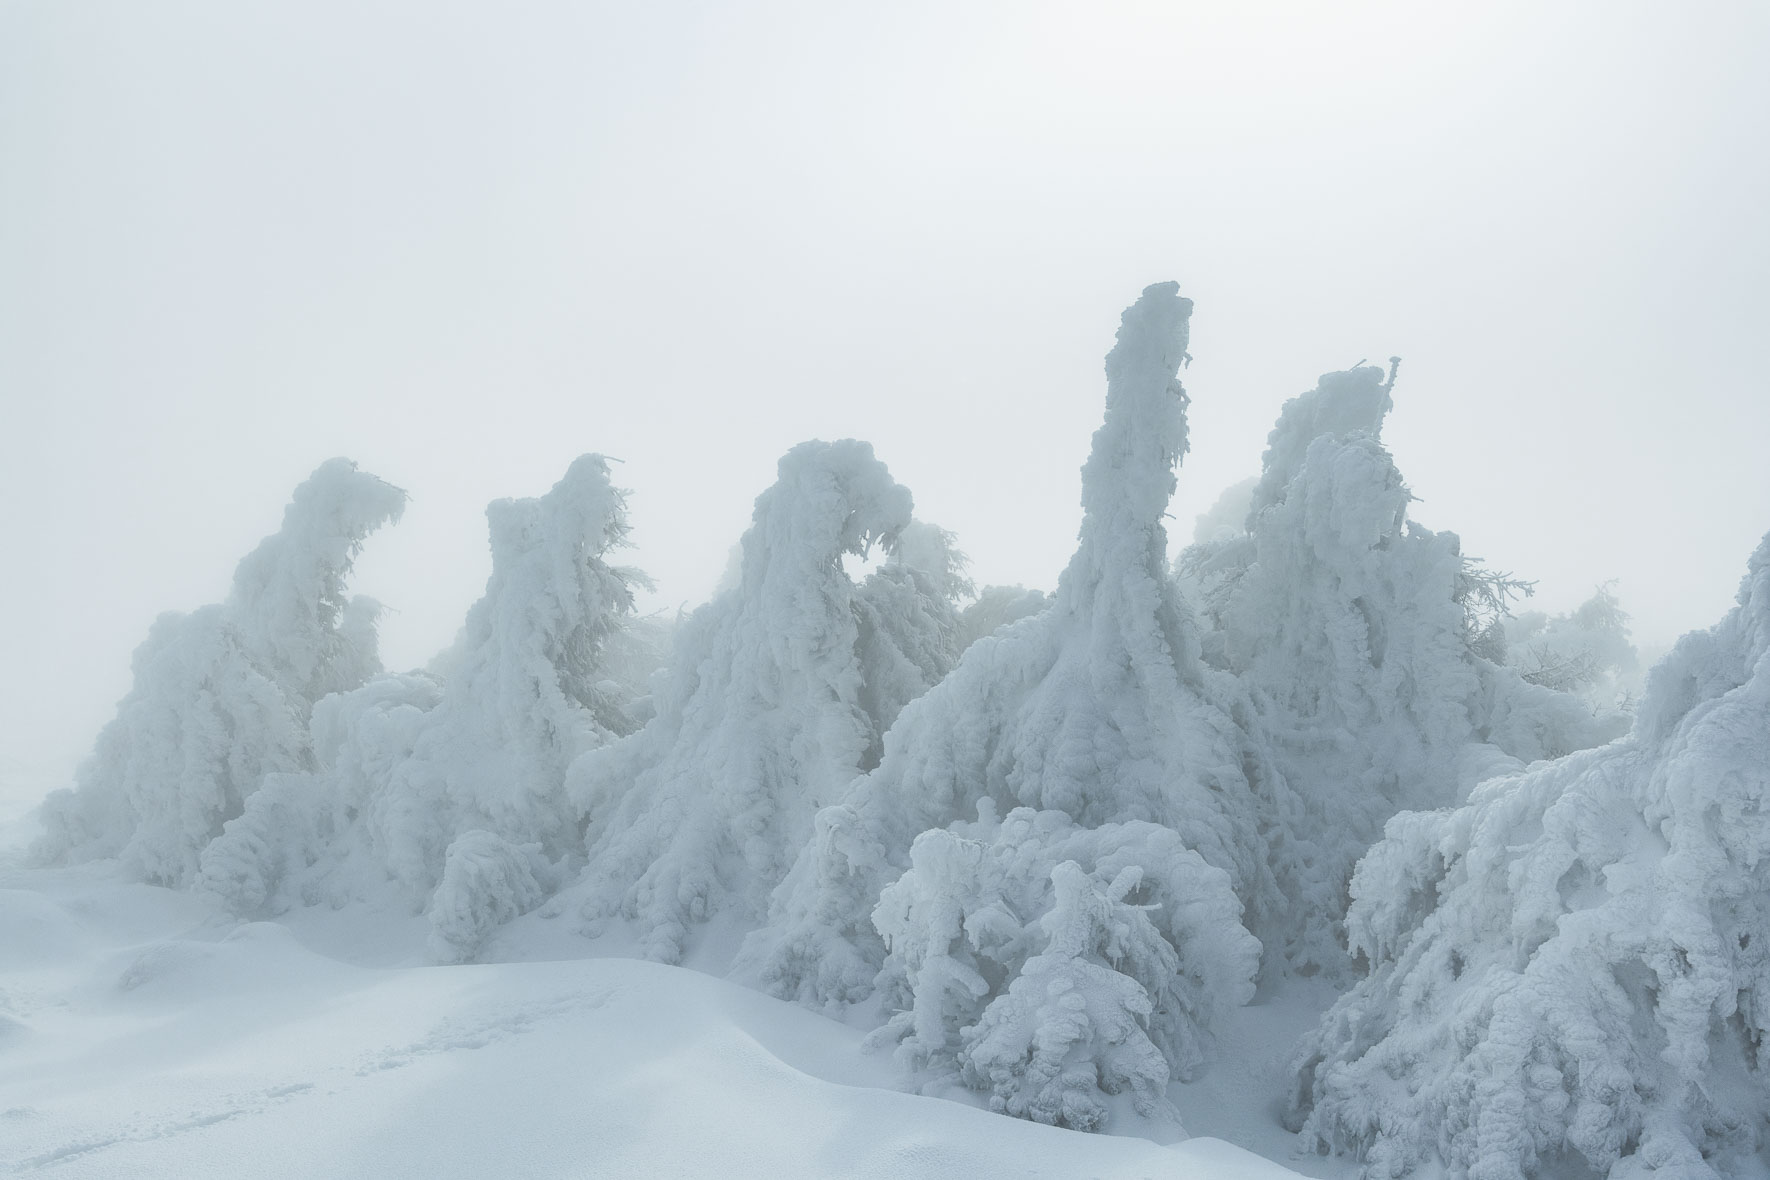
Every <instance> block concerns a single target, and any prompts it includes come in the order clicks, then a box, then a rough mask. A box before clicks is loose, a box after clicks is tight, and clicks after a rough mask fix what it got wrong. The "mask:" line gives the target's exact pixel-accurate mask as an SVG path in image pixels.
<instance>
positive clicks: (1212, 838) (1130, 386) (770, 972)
mask: <svg viewBox="0 0 1770 1180" xmlns="http://www.w3.org/2000/svg"><path fill="white" fill-rule="evenodd" d="M1191 306H1192V305H1191V302H1190V301H1189V300H1186V299H1183V298H1181V297H1180V295H1179V291H1178V287H1177V286H1176V285H1175V284H1173V283H1164V284H1159V285H1157V286H1153V287H1150V288H1149V289H1148V290H1146V291H1145V292H1144V293H1143V296H1142V298H1141V299H1139V300H1138V302H1137V303H1136V304H1135V305H1134V306H1133V307H1131V308H1130V309H1129V310H1128V311H1126V312H1125V315H1124V319H1123V324H1122V326H1121V327H1120V329H1119V335H1118V343H1117V345H1116V346H1115V347H1114V348H1113V350H1112V352H1111V353H1110V354H1109V356H1108V357H1107V361H1106V371H1107V399H1106V419H1105V423H1104V425H1102V426H1101V428H1100V429H1099V431H1098V432H1097V433H1096V434H1095V436H1094V444H1093V451H1092V454H1091V455H1090V457H1089V459H1088V462H1087V464H1086V466H1085V467H1084V468H1083V472H1082V479H1083V492H1082V499H1083V510H1084V511H1083V523H1082V529H1081V537H1080V543H1079V546H1078V549H1077V551H1076V555H1075V557H1074V558H1073V560H1072V561H1071V562H1070V564H1069V566H1068V568H1067V569H1066V570H1065V571H1064V573H1063V575H1062V578H1061V579H1060V581H1059V584H1058V589H1057V593H1056V595H1055V597H1054V599H1053V601H1052V603H1051V605H1050V606H1049V607H1047V608H1046V609H1045V610H1044V611H1042V612H1040V613H1038V614H1036V615H1033V616H1031V617H1028V618H1025V619H1022V620H1021V621H1020V622H1018V623H1016V624H1014V625H1012V626H1009V627H1006V628H1003V629H1002V630H1000V631H997V632H996V633H994V634H993V635H990V636H987V637H985V638H982V639H979V640H978V641H977V642H976V643H974V644H973V645H972V646H971V647H970V648H968V649H967V650H966V652H965V654H964V655H963V656H962V657H961V659H960V662H959V665H958V667H957V668H955V669H954V670H953V672H952V673H951V674H949V675H948V676H947V678H946V679H945V680H943V681H942V682H941V683H940V684H938V685H936V686H935V687H934V688H933V689H932V690H930V691H929V692H928V693H927V695H925V696H923V697H921V698H919V699H918V700H916V701H914V702H912V703H911V704H910V705H908V706H907V707H905V709H904V710H903V712H902V714H901V715H900V716H899V717H898V720H897V723H896V724H895V725H894V726H892V728H891V730H890V731H889V732H888V733H887V734H886V736H885V746H884V758H883V760H882V761H881V763H880V765H879V766H878V767H877V768H876V769H875V770H873V771H872V772H871V773H870V774H868V775H867V776H866V777H865V778H863V779H860V780H857V781H856V782H855V783H854V784H853V785H852V786H851V787H849V789H848V790H847V791H846V792H845V793H844V795H843V796H842V798H841V801H840V802H838V803H836V804H835V805H833V806H830V807H827V808H825V809H824V810H823V811H822V812H820V813H819V814H818V816H817V822H816V830H815V835H814V837H813V839H812V840H811V842H810V843H809V844H808V846H807V847H806V848H805V849H804V851H803V852H802V853H801V855H800V857H799V859H798V861H797V863H796V864H795V865H794V867H793V870H792V872H791V874H790V875H789V876H788V877H787V878H786V880H785V881H784V882H783V883H782V885H781V886H780V888H779V889H778V890H777V892H776V894H775V896H774V898H773V899H772V902H771V909H770V915H769V919H768V924H767V926H766V927H765V928H764V929H762V930H761V931H758V932H756V933H755V934H753V935H752V936H751V937H750V938H749V939H748V940H747V941H746V944H745V947H744V949H743V952H742V954H741V956H740V961H739V963H738V964H737V973H738V975H739V977H740V978H748V979H751V980H753V981H755V982H758V983H759V984H760V985H761V986H763V987H764V988H765V989H767V990H770V991H772V992H774V993H775V994H778V995H783V996H789V997H796V998H799V999H801V1000H803V1001H806V1002H809V1003H813V1004H843V1003H850V1002H855V1001H858V1000H860V999H862V998H864V997H866V996H867V995H868V994H870V993H871V991H872V989H873V986H874V980H875V976H877V975H878V973H879V971H880V969H881V967H882V966H883V964H884V962H885V959H886V944H885V941H884V939H883V938H882V937H881V935H880V934H879V932H878V931H877V930H876V929H875V928H874V925H873V913H874V907H875V904H876V903H877V902H878V901H879V899H880V896H881V892H882V891H883V890H884V889H885V888H886V887H887V886H889V885H890V884H891V883H892V882H893V881H895V880H896V879H897V878H898V877H899V876H901V875H902V874H903V873H904V872H905V870H907V869H909V868H910V867H911V851H912V846H913V845H914V843H915V841H916V838H917V837H918V836H919V835H921V834H922V833H923V832H926V831H929V830H930V829H940V828H945V827H947V826H948V825H950V824H952V823H953V822H954V821H958V820H964V819H965V818H966V817H968V816H969V815H972V814H975V813H976V812H977V810H978V808H979V806H980V804H981V805H986V806H991V805H993V806H994V808H995V810H996V812H997V813H1000V812H1002V811H1006V810H1009V809H1011V808H1014V807H1017V806H1023V805H1024V806H1027V807H1032V808H1035V809H1038V810H1041V811H1055V812H1059V813H1061V814H1062V815H1063V816H1065V817H1067V819H1068V821H1069V822H1071V823H1073V824H1076V825H1079V826H1082V827H1099V826H1101V825H1105V824H1123V823H1129V822H1132V821H1141V822H1144V823H1149V824H1157V825H1161V826H1163V827H1167V828H1170V829H1171V830H1172V831H1173V832H1175V833H1176V834H1177V836H1178V838H1179V840H1180V841H1181V843H1182V845H1183V846H1184V847H1186V848H1190V849H1193V850H1194V851H1195V852H1196V853H1197V854H1198V855H1199V856H1200V857H1202V858H1203V861H1204V862H1205V863H1206V864H1209V865H1212V866H1215V867H1216V868H1218V869H1220V870H1222V871H1223V872H1224V873H1225V874H1226V875H1227V880H1228V881H1229V883H1230V887H1231V889H1232V890H1234V891H1235V892H1236V893H1237V894H1238V895H1239V896H1240V897H1241V898H1242V900H1243V901H1244V902H1247V901H1251V902H1252V903H1253V905H1254V906H1258V905H1259V904H1261V903H1270V902H1271V901H1272V899H1273V898H1274V897H1275V893H1274V890H1273V888H1272V885H1271V879H1270V875H1269V873H1268V871H1267V869H1266V855H1265V846H1264V843H1263V837H1262V834H1261V819H1260V815H1261V812H1262V810H1263V807H1264V805H1263V804H1262V802H1261V801H1260V800H1259V799H1258V798H1257V797H1256V795H1255V792H1254V789H1253V788H1252V786H1251V785H1250V784H1249V782H1248V780H1247V778H1246V775H1245V772H1244V765H1245V764H1246V763H1245V761H1244V754H1245V753H1246V750H1245V749H1244V744H1243V738H1242V734H1241V731H1240V730H1239V729H1238V727H1237V725H1236V723H1235V721H1234V720H1233V719H1232V718H1231V717H1230V715H1229V714H1228V713H1227V712H1226V711H1225V710H1224V709H1223V708H1221V707H1219V705H1218V704H1217V703H1216V702H1217V700H1218V698H1219V695H1220V694H1221V693H1222V692H1223V691H1224V686H1223V685H1221V684H1220V683H1218V682H1217V681H1216V679H1214V677H1213V674H1212V673H1210V672H1209V670H1207V669H1206V668H1205V667H1204V666H1203V665H1202V664H1201V663H1200V661H1199V659H1198V643H1197V639H1196V637H1195V635H1194V633H1193V627H1192V624H1191V621H1190V619H1189V617H1188V614H1187V612H1186V610H1185V608H1184V605H1183V604H1182V603H1181V602H1180V600H1179V599H1178V598H1177V596H1176V595H1175V593H1174V591H1173V586H1172V582H1171V580H1170V579H1169V577H1168V576H1167V570H1166V553H1165V550H1166V534H1165V532H1164V531H1163V526H1162V520H1163V516H1164V513H1165V509H1166V507H1167V503H1168V499H1169V497H1170V495H1171V494H1172V493H1173V490H1174V482H1175V477H1174V468H1175V464H1176V462H1177V461H1178V459H1179V458H1180V456H1181V454H1182V453H1183V452H1184V451H1185V449H1186V418H1185V405H1186V402H1185V394H1184V392H1183V391H1182V389H1181V388H1180V385H1179V384H1178V382H1177V380H1176V377H1175V374H1176V371H1177V368H1178V366H1179V363H1180V360H1181V358H1182V356H1183V355H1184V354H1185V350H1186V323H1187V316H1188V314H1189V312H1190V310H1191ZM1148 867H1150V868H1151V869H1153V866H1148ZM1222 920H1223V922H1225V923H1226V924H1227V925H1228V926H1229V927H1230V928H1231V929H1232V930H1233V931H1234V932H1235V933H1236V934H1243V932H1242V930H1241V927H1240V925H1239V923H1238V922H1237V920H1236V917H1235V916H1234V915H1226V916H1224V917H1223V918H1222ZM1244 936H1245V935H1244ZM1226 937H1228V935H1226Z"/></svg>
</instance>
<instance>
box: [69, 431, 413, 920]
mask: <svg viewBox="0 0 1770 1180" xmlns="http://www.w3.org/2000/svg"><path fill="white" fill-rule="evenodd" d="M405 500H406V496H405V493H404V492H402V491H401V490H400V489H398V488H396V487H394V486H393V485H391V484H388V483H385V482H383V481H382V480H380V479H377V478H376V477H375V476H373V475H370V474H369V473H367V472H365V471H359V470H358V469H357V467H356V464H354V463H352V462H350V461H349V460H346V459H331V460H328V461H327V462H325V463H323V464H321V465H320V467H319V468H318V469H317V470H315V471H314V473H313V474H312V475H311V476H310V477H309V478H308V479H307V480H306V481H305V482H303V483H302V484H301V485H300V486H299V487H297V488H296V489H295V494H294V496H293V498H292V500H291V502H290V504H289V506H288V508H287V510H286V511H285V512H284V514H283V523H282V527H281V528H280V529H279V530H278V531H277V532H276V533H275V534H273V535H271V536H269V537H266V538H265V539H264V540H263V541H262V542H261V543H260V544H259V545H258V547H257V548H256V549H254V550H253V551H252V552H251V553H249V554H247V556H246V557H245V558H244V559H243V560H242V561H241V562H240V564H239V566H238V568H237V569H236V570H235V572H234V579H233V586H232V589H231V590H230V591H229V594H228V597H227V599H226V601H224V602H222V603H219V604H215V605H211V606H205V607H200V608H198V609H197V610H195V611H192V612H191V613H189V614H179V613H168V614H164V615H161V616H160V617H159V619H157V620H156V621H155V622H154V624H153V627H152V628H151V629H150V630H149V632H148V637H147V639H146V641H145V642H143V643H142V645H141V646H140V647H139V648H137V649H136V652H135V657H134V661H133V671H134V683H133V685H132V686H131V688H130V691H129V694H128V695H127V696H125V697H124V698H123V700H122V701H121V702H119V704H118V706H117V715H116V717H115V719H113V720H112V721H111V722H110V723H109V724H108V725H106V726H105V728H104V730H103V731H102V732H101V733H100V734H99V737H98V742H97V746H96V748H95V749H94V750H93V753H92V755H91V756H90V757H89V758H88V759H87V760H86V761H85V763H83V764H82V766H81V767H80V770H79V771H78V773H77V775H76V784H77V785H76V789H75V790H73V791H59V792H56V793H55V794H53V795H51V796H50V797H49V799H48V800H47V801H46V802H45V804H44V809H43V820H44V825H45V828H46V833H45V835H44V837H43V839H42V841H41V842H40V843H39V845H38V846H37V849H36V852H37V854H38V855H39V856H40V857H42V858H44V859H49V860H58V859H76V860H83V859H91V858H94V857H110V856H117V857H121V858H122V860H123V861H124V863H125V864H126V865H127V867H128V869H129V870H130V871H131V872H133V873H135V874H137V875H139V876H141V877H142V878H144V879H146V880H149V881H153V882H157V883H161V884H167V885H182V884H186V883H188V882H189V881H190V880H191V879H192V877H193V876H194V875H195V874H196V871H197V863H198V857H199V855H200V854H201V853H202V850H203V849H204V848H205V847H206V846H207V845H208V843H209V842H210V841H211V840H212V839H213V838H214V837H215V836H217V835H218V834H219V833H220V832H221V830H222V825H223V824H225V823H226V822H227V821H229V820H231V819H233V818H234V817H236V816H238V815H239V814H240V813H241V811H242V809H243V808H244V807H245V805H246V802H247V800H248V798H249V797H250V796H251V795H252V793H253V792H254V791H256V790H257V789H258V786H259V783H260V782H261V781H262V780H263V778H264V777H265V775H267V774H273V773H279V772H281V773H288V772H299V771H302V770H305V769H307V768H308V767H309V766H310V765H311V762H312V754H311V749H310V745H309V741H308V729H307V726H308V718H309V715H310V713H311V711H312V709H313V706H314V702H315V701H317V700H319V699H320V698H321V697H323V696H325V695H326V694H327V693H331V692H336V691H339V690H342V689H349V688H353V687H355V686H356V685H357V684H360V683H361V682H362V681H363V679H364V678H365V677H366V676H368V675H370V674H372V673H374V672H376V671H379V669H380V663H379V660H378V657H377V655H376V645H375V616H376V614H377V612H378V610H379V608H378V607H377V606H376V604H375V603H374V602H373V601H372V600H370V599H366V598H362V597H356V598H351V597H349V596H348V595H347V594H346V592H345V583H346V580H347V579H348V577H349V575H350V570H351V566H352V564H353V562H354V561H355V559H356V556H357V553H358V551H359V550H360V549H361V546H362V543H363V540H364V539H365V538H366V537H367V536H368V535H369V534H370V533H372V532H374V531H375V530H376V529H377V528H379V527H381V526H382V525H383V524H386V523H387V522H389V521H391V520H397V519H398V518H399V516H400V513H401V511H402V510H403V509H404V507H405Z"/></svg>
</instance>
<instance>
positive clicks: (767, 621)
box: [561, 440, 962, 962]
mask: <svg viewBox="0 0 1770 1180" xmlns="http://www.w3.org/2000/svg"><path fill="white" fill-rule="evenodd" d="M779 472H780V476H779V479H778V481H777V482H776V483H775V484H774V486H773V487H771V488H769V489H768V490H767V491H765V492H763V493H762V495H761V496H759V497H758V498H757V500H756V509H755V515H754V519H753V523H752V524H751V527H750V529H749V531H748V532H746V533H745V534H744V538H743V541H742V558H741V568H740V570H739V577H738V582H737V585H736V586H735V587H734V588H732V589H730V590H728V591H727V592H726V593H724V594H722V595H721V596H719V597H718V598H716V599H715V600H714V601H713V602H711V603H709V604H708V605H707V606H705V607H702V608H701V609H700V610H698V611H696V612H695V614H694V615H693V616H692V617H691V618H689V619H688V620H687V621H686V622H684V623H683V624H682V625H681V627H680V628H679V630H678V633H677V647H676V651H675V654H674V657H673V659H672V663H671V672H670V674H669V676H668V679H667V681H666V683H665V685H664V687H663V689H662V691H661V692H660V693H659V695H658V696H657V698H656V708H657V713H656V716H655V717H654V718H653V719H652V720H651V722H650V723H649V724H647V725H646V726H645V727H644V728H643V729H641V730H640V731H639V732H638V733H636V734H634V735H633V736H632V737H630V738H628V739H626V740H625V741H622V742H620V743H617V744H615V745H613V746H610V747H607V748H605V749H601V750H596V751H593V752H591V753H589V754H587V755H585V756H584V757H583V758H580V759H579V760H578V761H577V762H576V763H575V764H574V765H573V766H572V771H571V790H572V794H573V797H574V798H575V799H576V800H577V801H578V804H579V806H580V807H581V808H582V809H583V813H584V815H585V816H586V819H587V828H586V839H587V843H588V852H589V860H588V865H587V867H586V869H585V872H584V876H583V879H582V881H581V882H580V883H579V884H578V885H577V886H575V887H574V889H573V890H572V894H571V896H572V898H573V899H575V901H576V904H578V906H579V908H580V910H581V912H582V913H583V914H584V915H585V916H586V917H588V918H589V919H590V920H591V922H592V923H593V924H595V923H599V922H600V921H602V920H604V919H607V918H612V917H621V918H625V919H629V920H631V921H633V922H634V923H635V924H636V926H637V928H638V930H639V932H640V937H641V940H642V943H641V945H642V947H643V950H644V952H645V953H646V954H647V955H649V956H651V957H653V958H657V959H661V960H664V961H666V962H675V961H678V960H679V959H680V958H681V956H682V954H683V951H684V949H685V947H686V944H687V941H688V939H689V936H690V931H691V928H692V927H693V926H694V925H696V924H697V923H700V922H704V921H705V920H707V919H708V918H710V917H712V916H713V915H715V914H717V913H719V912H721V911H729V912H730V913H731V914H732V915H733V917H734V920H737V921H741V922H747V923H753V922H754V921H756V920H757V919H759V918H760V917H761V915H762V913H763V911H764V907H765V904H766V900H767V897H768V894H769V891H770V890H771V889H772V888H773V887H774V886H775V884H776V883H777V882H778V881H779V880H780V878H781V875H782V874H783V873H784V872H785V871H786V869H787V866H788V865H790V864H791V863H792V861H793V857H794V855H795V854H796V853H797V852H798V850H799V849H800V847H801V846H803V845H804V844H805V843H806V841H807V840H808V839H809V837H810V834H811V821H812V816H813V815H814V814H815V813H816V811H817V809H818V808H819V807H821V806H823V805H824V804H827V803H829V802H831V801H832V800H834V799H835V798H836V797H837V795H838V794H839V793H840V792H841V791H842V789H843V788H844V787H846V786H847V784H848V783H849V781H850V780H852V779H853V778H854V777H855V776H856V775H858V774H859V773H861V772H862V771H863V770H865V769H866V768H867V767H868V766H869V765H870V764H871V762H872V760H874V759H876V757H877V750H878V745H879V738H880V734H882V733H883V732H884V730H885V727H886V726H887V725H888V724H889V723H890V722H891V720H892V718H893V717H895V716H896V715H897V712H898V710H900V709H901V708H902V707H903V705H904V703H905V702H906V701H907V700H909V699H910V698H911V697H913V696H915V695H917V694H919V693H920V692H922V691H923V690H925V689H926V688H927V687H928V686H929V684H931V683H933V682H934V681H935V680H938V679H939V678H940V676H941V675H942V674H944V673H945V671H946V668H947V667H948V665H949V664H950V662H951V659H952V657H953V655H954V646H953V635H954V631H955V623H956V613H955V610H954V605H953V602H952V595H953V594H954V593H956V592H957V590H958V588H959V586H960V584H961V583H960V579H962V570H961V567H960V566H959V565H958V564H957V558H956V556H955V555H954V553H953V551H952V550H951V548H950V544H949V541H948V539H947V538H946V537H945V536H944V534H940V533H938V531H935V532H928V531H925V530H917V529H912V528H911V517H910V512H911V501H910V493H909V490H908V489H906V488H904V487H902V486H901V485H899V484H898V483H897V482H895V481H894V480H893V479H892V478H891V474H890V472H889V471H887V470H886V468H885V465H884V464H883V463H881V462H879V460H878V459H876V458H874V456H873V450H872V447H870V446H868V445H867V444H866V443H862V442H855V441H852V440H843V441H840V442H833V443H832V442H809V443H804V444H801V445H800V446H797V447H794V448H793V449H792V450H791V451H789V452H787V454H786V455H785V456H784V457H783V458H782V459H781V461H780V469H779ZM906 530H907V531H909V533H910V537H911V541H912V544H910V545H904V544H902V537H903V534H904V533H905V532H906ZM875 544H879V545H883V546H885V547H886V548H887V549H889V550H894V551H895V556H894V557H893V559H892V560H891V561H890V562H888V563H887V564H886V566H885V567H884V568H883V569H882V570H880V571H879V572H878V573H876V574H874V575H873V576H871V577H869V578H868V579H866V580H865V581H864V582H863V583H862V584H861V585H859V586H857V585H856V584H855V583H854V581H853V580H852V579H850V578H849V576H848V574H847V573H846V572H845V571H844V570H843V568H842V558H843V557H844V555H855V556H864V555H865V554H867V553H868V551H869V550H870V549H871V548H872V546H873V545H875ZM919 561H920V562H925V563H926V564H925V565H920V566H919V565H918V564H916V563H917V562H919ZM561 904H562V905H563V904H566V902H565V899H562V900H561Z"/></svg>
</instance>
